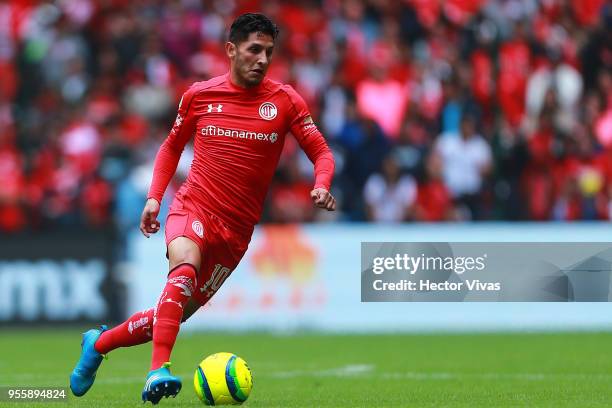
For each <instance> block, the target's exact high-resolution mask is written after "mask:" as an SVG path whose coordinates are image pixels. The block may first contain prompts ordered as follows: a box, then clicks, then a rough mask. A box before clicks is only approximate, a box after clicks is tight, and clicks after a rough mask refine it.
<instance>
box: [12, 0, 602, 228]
mask: <svg viewBox="0 0 612 408" xmlns="http://www.w3.org/2000/svg"><path fill="white" fill-rule="evenodd" d="M247 11H261V12H263V13H265V14H266V15H268V16H269V17H271V18H272V19H273V20H274V21H275V22H276V23H277V24H278V25H279V27H280V30H281V35H280V38H279V39H278V41H277V46H276V48H275V51H274V53H275V55H274V58H273V63H272V66H271V68H270V71H269V76H270V77H271V78H273V79H276V80H279V81H282V82H286V83H290V84H292V85H293V86H294V87H295V88H296V89H297V91H298V92H299V93H300V94H301V95H302V96H303V97H304V99H305V100H306V102H307V103H308V105H309V107H310V109H311V111H312V114H313V117H314V118H315V121H316V123H317V124H318V125H319V128H320V130H321V131H322V132H323V133H324V135H325V136H326V138H327V140H328V142H329V144H330V146H331V147H332V149H333V150H334V154H335V157H336V177H335V184H334V187H333V188H334V191H333V192H334V194H335V195H336V196H337V198H338V202H339V211H337V212H336V213H325V214H323V213H322V212H316V211H314V209H313V206H312V203H311V202H310V198H309V195H308V192H309V191H310V189H311V186H312V165H311V164H310V163H309V162H308V159H307V158H306V157H305V156H304V155H303V153H302V152H301V150H300V149H299V148H298V146H297V144H296V143H295V141H294V139H293V138H291V137H289V138H288V139H287V143H286V145H285V149H284V152H283V155H282V157H281V164H280V166H279V169H278V172H277V174H276V175H275V178H274V182H273V185H272V188H271V191H270V194H269V195H268V199H267V203H266V207H265V212H264V217H263V219H264V221H266V222H293V221H300V222H301V221H315V220H332V219H333V220H343V221H380V222H403V221H431V222H434V221H462V220H540V221H541V220H593V219H610V218H611V217H612V69H611V68H612V6H611V5H610V3H609V2H607V1H605V0H541V1H535V0H490V1H484V0H446V1H441V0H440V1H435V0H434V1H432V0H403V1H400V0H318V1H316V0H302V1H291V2H284V1H278V0H265V1H264V0H262V1H241V0H216V1H199V0H181V1H176V2H166V1H162V0H139V1H135V2H125V1H119V0H57V1H54V2H46V1H37V0H12V1H0V78H1V80H0V183H1V184H0V231H20V230H24V229H41V228H48V227H57V226H66V227H70V226H89V227H105V226H108V225H110V224H113V223H115V224H116V225H119V226H120V227H122V228H130V227H132V226H135V225H137V224H138V221H139V216H140V211H141V209H142V205H143V203H144V199H145V195H146V192H147V189H148V186H149V183H150V178H151V174H152V165H153V160H154V157H155V154H156V152H157V148H158V147H159V145H160V143H161V142H162V140H163V139H164V138H165V137H166V135H167V132H168V131H169V129H170V126H171V125H172V123H173V120H174V116H175V114H176V106H177V104H178V101H179V99H180V97H181V95H182V93H183V92H184V91H185V90H186V88H187V87H188V86H189V85H190V84H191V83H192V82H194V81H201V80H206V79H208V78H211V77H213V76H217V75H221V74H224V73H225V72H227V69H228V63H227V59H226V56H225V54H224V49H223V44H224V42H225V41H226V38H227V29H228V27H229V25H230V24H231V21H232V20H233V19H234V18H235V16H237V15H238V14H240V13H243V12H247ZM192 154H193V153H192V151H191V148H190V147H188V148H187V149H186V151H185V153H184V155H183V159H182V160H181V163H180V164H179V169H178V172H177V176H176V178H175V180H174V181H173V183H172V185H171V186H170V188H169V191H168V192H167V195H166V198H165V200H164V208H167V205H168V203H169V201H170V197H171V196H170V195H171V194H173V192H174V191H176V188H177V187H178V186H179V185H180V182H181V181H182V179H184V177H185V175H186V173H187V172H188V170H189V163H190V159H191V157H192ZM161 216H162V217H163V216H164V215H163V214H162V215H161Z"/></svg>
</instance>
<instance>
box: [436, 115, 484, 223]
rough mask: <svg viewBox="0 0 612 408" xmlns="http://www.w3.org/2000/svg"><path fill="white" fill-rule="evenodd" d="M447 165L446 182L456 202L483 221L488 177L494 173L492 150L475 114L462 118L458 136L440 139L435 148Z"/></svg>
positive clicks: (468, 213)
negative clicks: (482, 134)
mask: <svg viewBox="0 0 612 408" xmlns="http://www.w3.org/2000/svg"><path fill="white" fill-rule="evenodd" d="M435 149H436V152H437V154H439V155H440V156H441V157H442V161H443V163H444V169H443V174H444V182H445V184H446V187H447V188H448V189H449V191H450V193H451V195H452V197H453V199H454V200H455V202H456V203H457V204H459V205H462V206H463V207H464V208H465V209H466V210H467V212H466V216H467V217H468V219H480V217H481V214H482V213H483V208H482V202H481V199H482V195H481V193H482V192H483V186H484V184H485V180H486V177H487V176H488V175H489V173H490V172H491V168H492V162H491V147H490V146H489V144H488V143H487V141H486V140H485V139H484V138H483V137H482V136H480V135H479V134H478V133H477V131H476V120H475V118H474V117H473V116H471V115H464V116H463V117H462V118H461V130H460V134H458V135H445V136H444V137H440V138H439V139H438V142H437V144H436V146H435Z"/></svg>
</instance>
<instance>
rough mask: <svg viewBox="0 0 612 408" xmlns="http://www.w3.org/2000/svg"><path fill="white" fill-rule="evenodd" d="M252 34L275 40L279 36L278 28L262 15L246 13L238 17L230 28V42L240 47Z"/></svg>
mask: <svg viewBox="0 0 612 408" xmlns="http://www.w3.org/2000/svg"><path fill="white" fill-rule="evenodd" d="M251 33H263V34H268V35H269V36H271V37H272V39H273V40H276V37H277V36H278V27H277V26H276V24H274V23H273V22H272V20H270V19H269V18H268V17H266V16H265V15H263V14H261V13H245V14H242V15H240V16H238V17H237V18H236V19H235V20H234V22H233V23H232V26H231V27H230V33H229V40H230V42H233V43H234V44H236V45H238V44H240V43H241V42H243V41H246V39H247V38H249V35H250V34H251Z"/></svg>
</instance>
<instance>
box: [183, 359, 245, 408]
mask: <svg viewBox="0 0 612 408" xmlns="http://www.w3.org/2000/svg"><path fill="white" fill-rule="evenodd" d="M193 386H194V387H195V391H196V394H198V397H199V398H200V400H201V401H202V402H203V403H204V404H206V405H238V404H242V403H243V402H244V401H246V400H247V398H248V397H249V395H250V394H251V389H252V388H253V377H252V376H251V370H250V369H249V366H248V365H247V363H246V362H245V361H244V360H243V359H241V358H240V357H238V356H236V355H235V354H232V353H215V354H212V355H210V356H208V357H206V358H205V359H204V360H202V362H201V363H200V364H199V365H198V367H197V368H196V371H195V375H194V376H193Z"/></svg>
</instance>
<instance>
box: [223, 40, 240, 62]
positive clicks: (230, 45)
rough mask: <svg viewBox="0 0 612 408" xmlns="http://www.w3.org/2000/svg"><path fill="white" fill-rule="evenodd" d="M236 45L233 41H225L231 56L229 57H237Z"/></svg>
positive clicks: (226, 50)
mask: <svg viewBox="0 0 612 408" xmlns="http://www.w3.org/2000/svg"><path fill="white" fill-rule="evenodd" d="M236 51H237V50H236V45H235V44H234V43H233V42H230V41H228V42H226V43H225V53H226V54H227V56H228V57H229V59H234V58H235V57H236Z"/></svg>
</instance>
